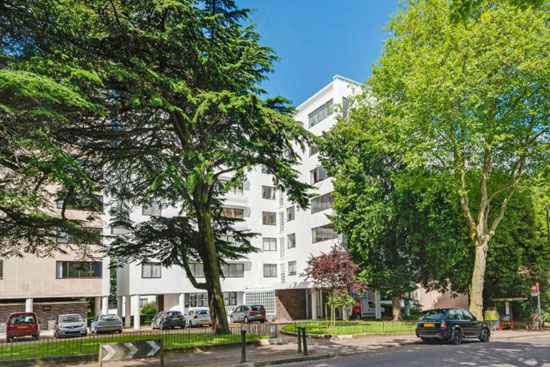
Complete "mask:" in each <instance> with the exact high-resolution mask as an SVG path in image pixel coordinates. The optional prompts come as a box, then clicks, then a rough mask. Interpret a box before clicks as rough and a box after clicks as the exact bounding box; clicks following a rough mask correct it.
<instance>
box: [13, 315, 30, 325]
mask: <svg viewBox="0 0 550 367" xmlns="http://www.w3.org/2000/svg"><path fill="white" fill-rule="evenodd" d="M35 322H36V320H35V318H34V315H32V314H23V315H16V316H14V317H12V318H11V319H10V324H23V323H35Z"/></svg>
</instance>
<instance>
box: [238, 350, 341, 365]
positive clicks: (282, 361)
mask: <svg viewBox="0 0 550 367" xmlns="http://www.w3.org/2000/svg"><path fill="white" fill-rule="evenodd" d="M337 356H338V353H325V354H318V355H311V356H303V357H294V358H285V359H275V360H272V361H263V362H245V363H238V364H233V365H231V367H262V366H275V365H279V364H286V363H296V362H306V361H316V360H320V359H327V358H333V357H337Z"/></svg>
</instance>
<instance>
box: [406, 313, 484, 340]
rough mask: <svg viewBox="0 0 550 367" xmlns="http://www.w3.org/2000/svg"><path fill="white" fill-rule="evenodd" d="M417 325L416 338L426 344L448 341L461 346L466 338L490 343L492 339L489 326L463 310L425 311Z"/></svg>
mask: <svg viewBox="0 0 550 367" xmlns="http://www.w3.org/2000/svg"><path fill="white" fill-rule="evenodd" d="M416 325H417V327H416V336H418V337H419V338H421V339H422V341H423V342H425V343H430V342H433V341H448V342H450V343H452V344H460V343H461V342H462V339H464V338H468V339H479V340H480V341H482V342H488V341H489V339H490V338H491V331H490V330H489V326H488V325H487V324H486V323H485V322H483V321H477V319H476V318H475V317H474V315H472V314H471V313H470V312H469V311H468V310H464V309H462V308H442V309H435V310H429V311H424V312H422V313H421V314H420V318H419V319H418V322H417V324H416Z"/></svg>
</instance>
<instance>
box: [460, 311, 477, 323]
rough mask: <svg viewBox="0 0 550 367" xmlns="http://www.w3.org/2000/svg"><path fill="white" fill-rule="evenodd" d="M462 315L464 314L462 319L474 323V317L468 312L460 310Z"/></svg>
mask: <svg viewBox="0 0 550 367" xmlns="http://www.w3.org/2000/svg"><path fill="white" fill-rule="evenodd" d="M462 313H463V314H464V319H466V320H469V321H476V320H477V319H476V318H475V316H474V315H472V314H471V313H470V311H468V310H462Z"/></svg>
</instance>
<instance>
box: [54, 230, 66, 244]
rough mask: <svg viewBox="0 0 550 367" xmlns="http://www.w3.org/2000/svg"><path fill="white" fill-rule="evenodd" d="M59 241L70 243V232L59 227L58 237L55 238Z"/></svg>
mask: <svg viewBox="0 0 550 367" xmlns="http://www.w3.org/2000/svg"><path fill="white" fill-rule="evenodd" d="M55 242H57V243H69V233H67V231H65V230H64V229H63V228H59V227H58V228H57V238H56V239H55Z"/></svg>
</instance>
